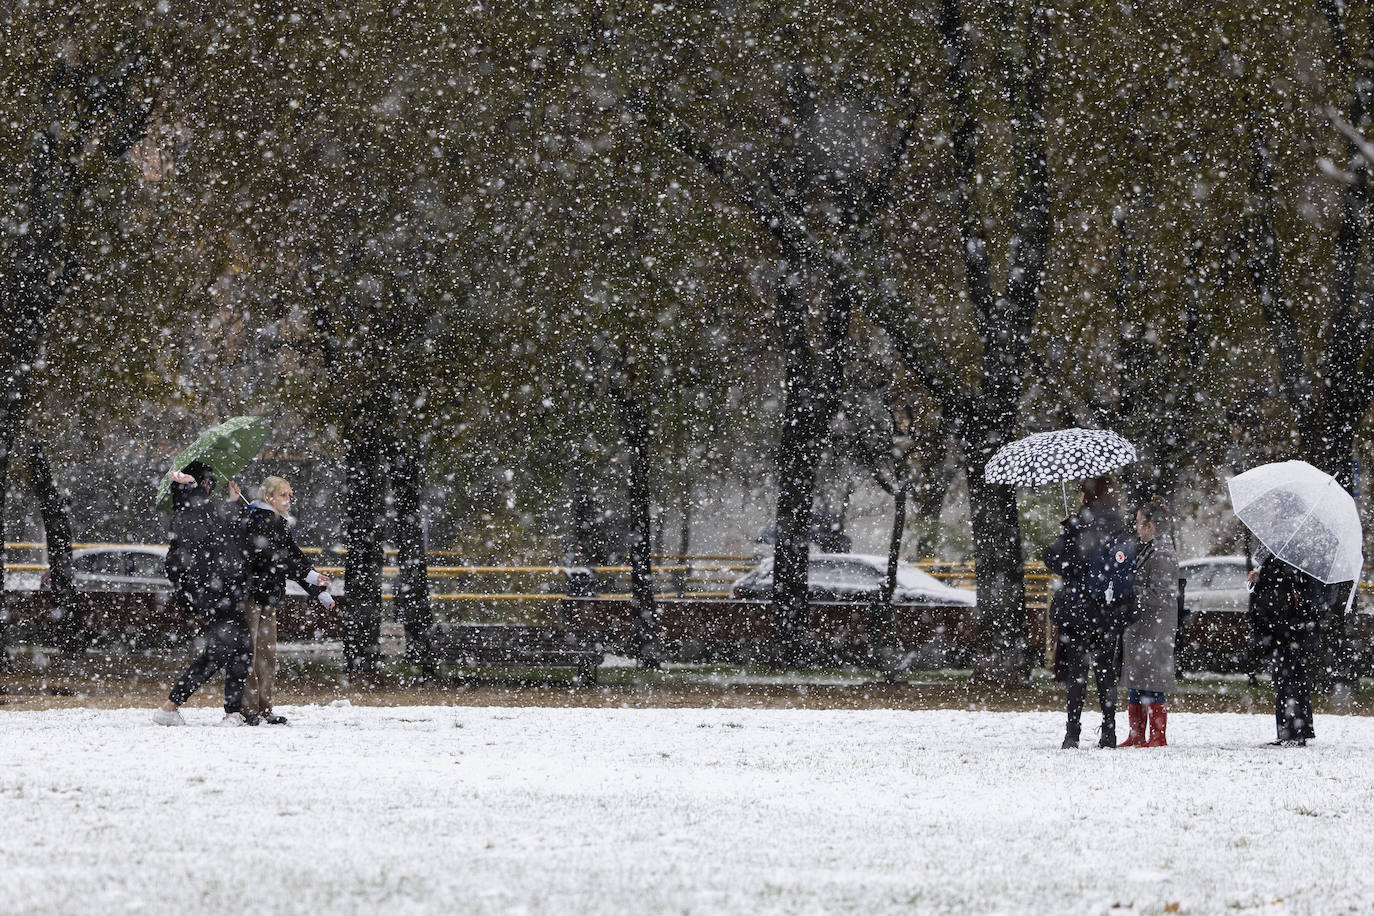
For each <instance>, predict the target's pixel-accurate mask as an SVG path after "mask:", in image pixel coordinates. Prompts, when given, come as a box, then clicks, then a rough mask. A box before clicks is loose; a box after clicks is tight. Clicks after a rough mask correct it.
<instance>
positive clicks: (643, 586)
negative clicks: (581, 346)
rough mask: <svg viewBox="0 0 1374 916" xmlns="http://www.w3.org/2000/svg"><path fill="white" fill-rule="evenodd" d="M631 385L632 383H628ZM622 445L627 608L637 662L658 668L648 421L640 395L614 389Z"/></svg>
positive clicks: (618, 388)
mask: <svg viewBox="0 0 1374 916" xmlns="http://www.w3.org/2000/svg"><path fill="white" fill-rule="evenodd" d="M630 384H631V385H634V384H635V382H634V379H631V380H630ZM612 396H613V397H615V399H616V402H617V405H618V407H619V413H620V422H621V426H622V427H623V428H624V432H625V441H626V443H627V444H628V445H629V447H630V481H629V483H630V608H631V612H632V613H633V615H634V620H635V629H636V632H637V643H638V645H637V647H636V648H637V649H638V656H639V660H640V662H641V663H642V664H644V665H645V666H646V667H653V666H656V665H657V664H658V661H659V655H660V653H659V651H658V638H657V632H656V629H657V621H656V617H655V608H654V570H653V509H652V505H651V504H652V501H653V498H652V497H653V493H652V487H651V485H650V462H651V459H650V456H649V418H648V415H647V414H646V413H645V411H644V405H643V404H642V403H641V402H640V400H639V395H638V394H637V393H636V392H634V391H629V390H626V389H624V388H621V387H620V386H618V385H617V386H614V387H613V389H612Z"/></svg>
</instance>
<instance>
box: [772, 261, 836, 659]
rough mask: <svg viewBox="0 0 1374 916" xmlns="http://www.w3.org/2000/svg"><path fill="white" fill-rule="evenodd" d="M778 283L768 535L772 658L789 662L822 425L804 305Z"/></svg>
mask: <svg viewBox="0 0 1374 916" xmlns="http://www.w3.org/2000/svg"><path fill="white" fill-rule="evenodd" d="M777 286H778V294H777V295H778V302H777V318H778V327H779V330H780V332H781V334H782V339H783V344H784V349H785V351H786V354H787V369H786V372H787V375H786V380H785V383H784V385H785V393H784V397H783V408H782V432H781V435H780V436H779V440H778V465H777V467H778V508H777V518H776V523H775V525H774V538H773V641H774V655H775V660H776V661H777V662H778V663H779V664H782V665H795V664H797V662H798V661H799V660H800V658H801V654H802V647H803V645H804V643H805V641H806V633H807V627H808V624H809V619H808V618H809V604H808V601H807V570H808V565H809V563H810V554H811V512H812V506H813V503H814V501H815V497H816V470H817V468H818V467H819V466H820V462H821V452H822V449H821V442H820V441H819V440H820V438H821V436H822V435H823V432H824V431H823V429H818V426H820V424H819V423H818V421H817V415H818V414H819V413H820V412H821V410H820V405H819V404H818V403H817V400H818V397H817V394H818V393H817V392H816V390H815V369H814V357H813V355H812V353H811V349H810V347H809V346H808V345H807V341H806V310H805V303H804V302H802V300H801V298H800V297H799V296H798V295H797V293H796V292H795V291H794V290H792V289H791V288H789V287H788V282H787V279H786V278H783V279H782V280H780V281H779V282H778V284H777Z"/></svg>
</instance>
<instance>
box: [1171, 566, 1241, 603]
mask: <svg viewBox="0 0 1374 916" xmlns="http://www.w3.org/2000/svg"><path fill="white" fill-rule="evenodd" d="M1248 574H1249V569H1247V564H1246V562H1245V557H1244V556H1242V555H1240V554H1232V555H1226V556H1215V557H1198V558H1196V559H1193V560H1180V561H1179V564H1178V575H1179V578H1180V579H1184V580H1186V581H1187V585H1186V587H1185V588H1184V593H1183V602H1184V605H1185V606H1186V607H1188V609H1189V610H1192V611H1235V612H1237V613H1241V614H1243V613H1245V612H1246V611H1247V610H1248V609H1249V607H1250V589H1249V586H1248V584H1247V583H1246V581H1245V578H1246V576H1247V575H1248Z"/></svg>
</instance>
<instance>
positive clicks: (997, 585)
mask: <svg viewBox="0 0 1374 916" xmlns="http://www.w3.org/2000/svg"><path fill="white" fill-rule="evenodd" d="M970 452H971V454H970V456H969V459H968V460H967V461H966V463H965V467H966V471H967V474H968V492H969V505H970V509H971V510H972V514H973V560H974V567H975V568H976V569H977V571H978V648H977V653H976V657H975V659H974V665H973V679H974V681H975V682H979V683H986V684H992V685H995V686H1001V687H1008V686H1029V685H1030V653H1029V652H1028V648H1029V646H1028V642H1029V641H1028V640H1027V638H1026V633H1027V630H1026V604H1025V582H1024V579H1023V573H1024V571H1025V564H1024V559H1023V557H1022V555H1021V529H1020V522H1019V519H1018V518H1017V514H1016V493H1015V491H1014V490H1013V489H1012V488H1011V487H1007V486H1002V485H999V484H990V483H988V482H987V481H985V480H984V479H983V468H984V466H985V465H986V464H987V459H988V457H990V454H991V453H990V452H989V451H987V450H983V451H976V450H973V449H972V448H970Z"/></svg>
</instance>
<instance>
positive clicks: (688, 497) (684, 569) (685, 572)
mask: <svg viewBox="0 0 1374 916" xmlns="http://www.w3.org/2000/svg"><path fill="white" fill-rule="evenodd" d="M691 549H692V478H690V477H688V478H687V479H686V480H685V481H684V482H683V484H682V516H681V518H680V520H679V523H678V531H677V562H676V563H674V564H673V565H675V566H677V567H678V570H677V572H675V573H674V574H673V590H674V591H675V592H677V596H678V597H679V598H681V597H682V596H683V595H685V594H686V593H687V579H688V578H689V577H690V575H691V572H692V565H691V563H690V562H689V561H688V555H689V552H690V551H691Z"/></svg>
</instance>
